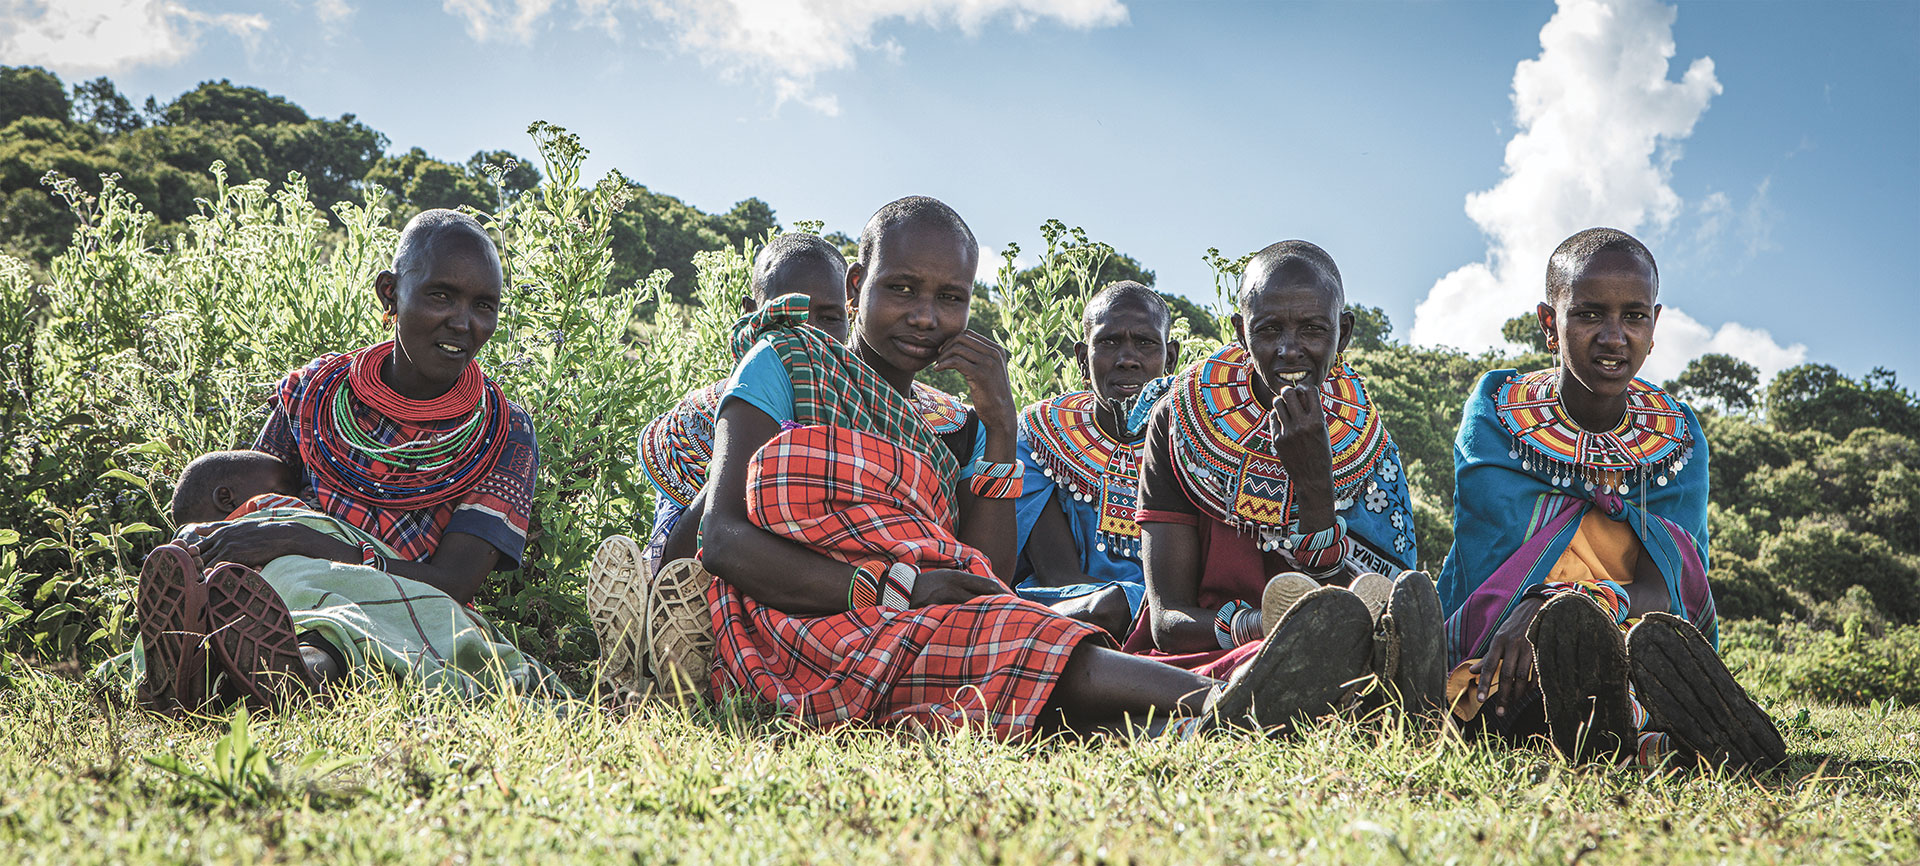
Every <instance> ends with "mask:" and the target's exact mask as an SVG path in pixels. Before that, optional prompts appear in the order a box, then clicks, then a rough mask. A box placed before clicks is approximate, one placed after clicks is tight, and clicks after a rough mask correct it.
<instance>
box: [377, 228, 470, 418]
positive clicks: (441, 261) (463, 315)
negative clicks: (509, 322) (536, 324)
mask: <svg viewBox="0 0 1920 866" xmlns="http://www.w3.org/2000/svg"><path fill="white" fill-rule="evenodd" d="M423 246H424V249H422V250H421V251H420V253H419V255H418V257H417V258H415V259H414V261H413V262H412V264H411V266H410V267H408V268H407V269H406V271H405V272H404V273H399V274H396V273H394V272H392V271H383V272H382V273H381V274H380V276H379V277H376V278H375V280H374V289H375V291H376V292H378V293H379V295H380V299H381V302H382V303H383V304H384V305H385V306H386V308H387V309H388V310H389V311H391V312H393V313H394V316H395V325H394V340H395V342H396V344H397V345H396V346H395V351H394V353H393V365H392V368H391V370H390V372H389V374H388V382H387V384H388V385H389V386H391V387H392V388H393V389H394V390H395V391H398V392H399V393H400V394H401V395H403V396H406V397H410V398H412V399H416V400H425V399H432V398H434V397H438V396H440V395H441V394H444V393H446V392H447V389H449V388H451V387H453V384H454V382H456V381H458V380H459V378H460V374H461V373H462V372H464V371H465V370H466V368H467V365H468V364H471V363H473V359H474V357H475V356H477V355H478V354H479V352H480V347H482V346H485V345H486V344H487V340H489V339H491V338H492V337H493V331H494V328H496V327H497V326H498V324H499V315H500V288H501V276H500V259H499V256H498V254H496V253H495V251H494V248H493V242H492V241H491V240H489V239H488V238H486V237H485V236H484V235H479V234H476V233H475V232H474V231H473V230H471V229H466V228H462V227H457V226H456V227H448V228H445V229H442V230H440V231H439V232H436V233H435V234H434V236H433V237H432V238H430V239H428V241H427V242H426V243H425V244H424V245H423Z"/></svg>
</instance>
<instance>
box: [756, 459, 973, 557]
mask: <svg viewBox="0 0 1920 866" xmlns="http://www.w3.org/2000/svg"><path fill="white" fill-rule="evenodd" d="M936 473H937V470H935V469H934V468H933V464H932V463H931V462H929V461H928V460H927V459H926V458H925V457H922V456H920V455H918V454H915V453H914V452H912V451H908V450H907V449H905V448H901V447H899V446H897V445H895V444H893V443H892V442H890V441H888V440H887V439H885V438H884V437H881V436H877V435H874V434H872V433H862V432H860V431H858V430H850V429H848V428H845V427H828V426H815V427H798V428H795V429H792V430H785V431H782V432H781V433H780V435H778V436H775V437H773V438H772V439H771V440H768V442H767V444H765V445H763V446H761V447H760V452H759V453H758V454H755V455H754V458H753V463H752V464H751V465H749V466H748V467H747V517H748V519H750V520H752V521H753V524H754V525H755V526H758V527H760V528H762V529H765V530H767V531H768V532H772V533H773V534H775V535H778V536H781V537H783V538H788V539H791V540H794V541H798V542H800V543H801V544H805V545H806V546H808V547H811V548H813V549H814V550H817V551H819V552H821V553H824V554H826V555H828V556H831V557H833V558H834V559H838V560H840V561H841V562H845V563H847V564H849V565H860V564H863V563H866V562H869V561H872V560H875V559H881V560H884V562H881V563H880V570H881V571H885V570H886V568H887V566H889V565H892V564H893V563H895V562H905V563H907V564H909V565H913V566H915V567H918V568H923V569H924V568H959V569H964V570H966V571H971V572H973V573H974V574H977V575H980V576H981V577H987V578H993V567H992V566H991V565H990V564H989V563H988V562H987V557H986V556H985V555H984V554H982V553H981V552H980V551H977V550H975V549H973V548H971V547H968V546H967V545H965V544H962V543H960V541H959V540H958V539H956V538H955V537H954V535H953V522H954V512H953V505H952V500H950V499H949V498H947V492H946V488H945V486H944V485H942V484H941V483H940V477H939V475H938V474H936ZM995 579H997V578H995Z"/></svg>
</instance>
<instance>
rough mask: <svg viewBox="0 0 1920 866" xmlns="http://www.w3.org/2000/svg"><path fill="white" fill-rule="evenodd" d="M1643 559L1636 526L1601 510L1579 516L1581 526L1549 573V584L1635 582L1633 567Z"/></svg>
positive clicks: (1624, 583) (1629, 583)
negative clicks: (1634, 529) (1635, 532)
mask: <svg viewBox="0 0 1920 866" xmlns="http://www.w3.org/2000/svg"><path fill="white" fill-rule="evenodd" d="M1639 561H1640V539H1639V538H1638V537H1636V536H1635V535H1634V534H1633V527H1631V526H1628V525H1627V524H1625V523H1623V522H1621V521H1618V520H1613V519H1611V518H1609V517H1607V516H1606V515H1603V514H1601V513H1600V511H1599V509H1594V510H1591V511H1588V512H1587V516H1585V517H1582V518H1580V529H1579V531H1578V532H1575V533H1574V536H1573V541H1571V542H1569V543H1568V544H1567V550H1566V552H1565V553H1562V554H1560V561H1559V562H1556V563H1554V564H1553V572H1552V573H1551V574H1549V575H1547V582H1548V583H1556V582H1565V583H1587V584H1593V583H1599V582H1600V581H1603V580H1611V581H1613V582H1614V583H1617V584H1620V585H1621V586H1632V585H1633V572H1634V567H1635V566H1636V565H1637V564H1639Z"/></svg>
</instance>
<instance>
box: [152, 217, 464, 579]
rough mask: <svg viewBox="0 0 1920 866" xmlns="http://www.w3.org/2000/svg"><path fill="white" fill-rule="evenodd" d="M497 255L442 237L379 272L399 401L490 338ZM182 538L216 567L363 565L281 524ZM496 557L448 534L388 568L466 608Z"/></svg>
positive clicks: (390, 381)
mask: <svg viewBox="0 0 1920 866" xmlns="http://www.w3.org/2000/svg"><path fill="white" fill-rule="evenodd" d="M500 286H501V276H500V259H499V258H498V256H497V255H496V254H495V252H494V249H493V243H492V241H490V240H488V239H487V238H486V237H485V236H482V235H475V234H472V233H470V232H466V231H459V230H448V231H443V232H440V233H439V234H438V235H436V236H435V237H434V238H433V239H432V240H431V242H430V243H429V244H428V246H427V249H426V251H425V254H424V255H422V256H421V260H420V261H419V263H418V264H417V265H416V266H415V267H414V268H413V269H412V270H411V271H410V272H409V273H407V274H395V273H394V272H392V271H382V272H381V273H380V275H379V276H377V277H375V278H374V285H373V288H374V293H375V294H376V295H378V296H379V299H380V302H381V304H382V305H383V306H384V307H385V308H386V309H388V310H390V311H393V312H394V313H395V315H396V320H395V333H396V338H397V340H398V341H399V345H398V347H396V348H395V350H394V353H393V355H392V357H391V358H390V359H389V360H388V362H387V364H386V365H384V366H383V367H382V368H381V370H380V378H381V381H383V382H385V383H386V384H387V385H388V387H391V388H393V389H394V390H395V391H396V392H399V393H400V394H401V395H402V396H405V397H409V398H411V399H415V400H429V399H432V398H435V397H438V396H440V395H442V394H445V393H446V392H447V391H449V390H451V389H452V388H453V385H454V383H455V382H456V381H458V379H459V376H460V373H461V372H462V371H463V370H465V369H466V366H467V364H469V363H472V360H473V357H474V356H475V355H476V354H478V352H479V351H480V348H481V347H482V346H485V345H486V343H487V340H488V339H490V338H492V336H493V331H494V327H495V326H496V324H497V322H498V318H497V317H498V315H499V309H500ZM196 529H197V530H198V531H196V532H194V533H192V534H191V535H187V534H186V533H183V538H182V540H184V541H186V542H188V547H187V549H188V550H189V552H192V553H193V554H194V555H195V556H197V557H199V558H200V561H202V562H204V563H206V564H207V565H208V567H212V566H214V565H216V564H218V563H222V562H237V563H240V564H242V565H246V566H250V567H253V568H261V567H264V566H265V565H266V564H267V563H269V562H272V561H273V560H275V559H278V558H280V557H282V556H310V557H313V558H315V559H326V560H331V561H333V562H348V563H353V564H356V565H357V564H359V563H360V561H361V551H360V548H359V547H357V546H355V545H351V544H348V543H346V542H344V541H340V540H338V539H334V538H330V537H328V536H327V535H324V534H322V533H321V532H319V531H317V530H315V529H312V528H310V527H306V526H301V525H299V524H295V523H287V522H280V521H266V522H252V521H248V522H235V523H215V524H203V525H202V526H201V527H197V528H196ZM499 559H500V551H499V550H497V549H496V548H494V546H493V545H491V544H488V543H487V542H486V541H484V540H482V539H481V538H480V537H478V536H475V535H468V534H466V533H463V532H449V533H447V534H446V535H445V537H443V538H441V539H440V544H439V546H438V547H437V548H436V549H435V550H434V554H433V558H432V559H430V560H428V561H427V562H407V561H394V562H393V563H391V565H390V567H389V569H388V570H389V571H390V572H391V573H393V574H395V575H399V576H400V577H405V578H409V579H412V580H417V581H420V582H421V583H424V584H427V585H429V586H432V587H434V588H435V589H438V590H440V591H441V592H444V593H446V594H447V595H448V596H450V597H452V598H453V600H454V601H457V602H459V603H461V604H466V603H467V602H469V601H471V600H472V599H473V594H474V593H475V592H476V591H477V590H479V588H480V586H481V584H482V583H483V582H485V580H486V578H487V575H488V574H491V573H492V572H493V569H494V566H495V565H496V564H497V563H498V562H499Z"/></svg>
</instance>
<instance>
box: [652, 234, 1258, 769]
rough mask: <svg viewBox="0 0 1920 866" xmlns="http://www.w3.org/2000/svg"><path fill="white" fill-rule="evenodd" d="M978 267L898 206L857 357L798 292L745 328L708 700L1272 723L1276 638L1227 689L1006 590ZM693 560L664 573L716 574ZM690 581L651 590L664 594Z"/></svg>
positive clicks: (712, 509) (1010, 474)
mask: <svg viewBox="0 0 1920 866" xmlns="http://www.w3.org/2000/svg"><path fill="white" fill-rule="evenodd" d="M978 260H979V248H978V245H977V244H976V243H975V241H974V239H973V234H972V232H971V231H970V230H968V228H967V226H966V224H965V223H964V222H962V221H961V219H960V217H959V215H958V214H955V213H954V212H953V211H952V209H950V208H948V207H947V206H946V205H944V204H941V203H940V202H938V201H935V200H933V199H929V198H923V197H913V198H906V199H901V200H899V201H896V202H893V203H891V204H889V205H887V206H886V207H884V208H881V209H880V211H879V212H878V213H876V214H874V216H873V218H872V219H871V220H869V221H868V223H867V225H866V228H865V229H864V231H863V232H862V233H861V239H860V256H859V261H858V263H856V264H855V265H854V266H853V267H852V268H851V269H849V271H848V274H847V288H848V292H847V294H848V298H849V299H850V300H851V301H853V302H854V303H855V304H856V306H857V309H858V315H857V317H856V327H855V329H854V334H853V340H852V343H851V345H849V346H843V345H840V344H838V343H835V342H833V341H831V340H829V339H827V338H826V337H825V336H824V335H822V334H821V333H820V332H819V331H817V330H814V329H813V328H807V327H801V326H800V325H801V323H802V322H803V321H804V312H805V310H804V304H803V302H804V299H802V298H791V299H787V298H783V299H780V300H777V301H775V302H774V303H773V304H770V305H769V306H768V308H766V309H764V310H763V311H761V313H760V314H759V316H761V318H760V320H759V322H758V325H759V327H758V328H757V333H756V332H755V330H754V329H749V330H747V331H746V332H745V333H747V334H749V335H752V336H754V337H756V338H757V342H756V344H755V345H754V346H753V347H752V349H751V350H750V351H748V352H747V353H746V354H745V355H744V356H743V357H742V360H741V362H740V366H739V367H738V368H737V369H736V371H735V373H734V376H733V379H732V381H731V382H729V384H728V386H727V388H726V389H725V391H724V392H723V395H722V397H721V402H720V414H719V422H718V427H717V447H716V449H715V453H714V462H713V469H712V473H711V475H710V476H709V477H708V480H707V485H708V486H707V489H706V493H707V495H708V499H709V502H708V509H707V511H706V513H705V515H704V519H703V520H702V524H701V530H702V542H703V547H702V553H701V560H702V564H704V566H705V567H706V569H709V570H711V573H712V575H713V576H714V577H715V578H716V579H714V580H713V581H712V583H711V586H710V587H708V588H707V596H706V600H707V602H708V604H707V605H704V606H702V613H710V614H711V623H712V626H713V630H714V633H715V634H716V636H717V646H716V647H715V653H714V655H715V658H714V659H713V661H712V662H711V668H710V670H711V674H712V683H711V685H712V690H713V692H714V693H715V694H716V696H721V697H725V696H728V695H734V694H746V695H754V696H757V697H758V698H760V699H762V700H765V701H768V702H771V703H773V704H775V705H776V706H778V707H779V708H781V709H782V710H785V711H788V712H791V713H793V714H795V715H796V716H797V717H798V718H799V719H801V720H802V721H803V722H805V723H807V724H812V725H820V726H830V725H836V724H843V723H848V722H867V723H874V724H910V725H922V726H929V727H938V726H942V725H948V724H956V723H980V724H985V725H986V726H988V727H990V728H991V729H992V730H993V731H994V732H995V733H996V734H997V735H999V736H1002V737H1008V738H1018V737H1023V736H1026V735H1028V734H1030V733H1032V731H1033V730H1034V729H1035V727H1036V726H1037V725H1039V724H1041V723H1043V722H1055V721H1060V720H1062V719H1064V721H1066V722H1067V723H1069V724H1072V725H1074V726H1076V727H1092V726H1100V725H1106V724H1115V723H1120V722H1122V721H1123V720H1124V719H1125V718H1126V717H1127V716H1128V715H1131V716H1132V717H1133V718H1135V719H1139V718H1142V717H1144V716H1145V715H1146V714H1147V713H1148V712H1149V711H1154V712H1156V713H1157V715H1158V717H1159V719H1161V720H1165V719H1168V718H1169V717H1172V716H1180V717H1182V718H1181V726H1180V727H1181V729H1183V730H1193V729H1196V728H1198V727H1201V726H1202V725H1203V724H1204V723H1205V721H1206V720H1207V719H1209V718H1217V719H1221V720H1224V721H1228V722H1232V723H1246V722H1248V721H1251V722H1253V723H1255V724H1263V723H1264V724H1273V723H1279V722H1282V721H1285V720H1284V719H1279V718H1267V717H1263V716H1261V715H1259V713H1260V711H1261V707H1262V706H1263V705H1264V703H1265V702H1264V701H1262V700H1261V698H1262V697H1263V694H1262V689H1263V687H1264V686H1265V684H1266V683H1267V682H1268V681H1269V679H1270V678H1269V677H1268V676H1267V674H1270V673H1271V672H1272V670H1273V668H1274V666H1275V663H1276V661H1277V660H1279V659H1280V657H1281V655H1282V654H1283V653H1284V648H1283V649H1282V652H1278V653H1269V654H1265V655H1263V656H1262V657H1260V658H1258V659H1256V661H1255V663H1253V664H1249V665H1248V666H1247V667H1246V668H1245V669H1243V671H1242V672H1240V673H1237V674H1236V676H1235V679H1234V681H1233V682H1231V683H1228V684H1225V685H1224V686H1223V685H1222V684H1220V683H1218V682H1217V681H1215V680H1212V679H1209V678H1207V677H1203V676H1200V675H1198V674H1194V673H1191V672H1188V671H1184V670H1180V669H1178V668H1174V667H1170V666H1168V665H1163V664H1160V663H1158V662H1154V661H1151V660H1148V659H1144V658H1140V657H1136V656H1130V655H1127V654H1124V653H1120V652H1118V651H1116V650H1113V649H1111V648H1109V647H1107V646H1105V645H1104V644H1105V643H1106V642H1107V641H1106V640H1105V639H1104V638H1103V637H1102V636H1101V635H1102V632H1101V631H1100V630H1099V629H1097V628H1095V627H1093V626H1090V625H1087V624H1085V623H1081V622H1077V621H1075V620H1072V619H1068V618H1067V617H1064V616H1061V615H1059V614H1056V613H1054V612H1053V611H1051V610H1049V609H1048V608H1046V607H1044V606H1042V605H1039V604H1037V603H1034V602H1030V601H1024V600H1022V599H1020V598H1018V597H1016V596H1015V595H1013V593H1012V592H1011V591H1010V590H1009V589H1008V587H1007V586H1006V584H1005V583H1003V582H1002V581H1001V580H1000V579H999V577H998V575H1002V574H1010V573H1011V566H1012V563H1013V559H1014V550H1013V538H1014V532H1013V529H1014V501H1015V499H1017V498H1018V496H1019V494H1020V489H1021V472H1020V464H1019V463H1018V462H1017V461H1016V460H1015V452H1014V447H1015V445H1014V439H1015V421H1016V417H1015V406H1014V404H1013V396H1012V390H1011V387H1010V386H1009V384H1008V380H1007V372H1006V360H1005V352H1004V350H1002V349H1001V348H1000V347H999V346H997V345H995V344H994V343H992V342H991V341H989V340H987V339H986V338H984V337H982V336H980V335H979V334H976V333H972V332H969V331H967V330H966V325H967V314H968V304H969V302H970V300H971V294H972V289H973V277H974V270H975V267H976V265H977V264H978ZM927 369H947V370H955V371H958V372H959V373H960V374H961V375H962V376H963V377H965V379H966V381H967V384H968V386H969V388H970V391H971V397H972V403H973V405H974V408H975V411H976V413H977V415H978V417H979V419H980V422H981V432H980V435H979V436H978V437H976V438H975V441H974V447H973V448H972V449H970V450H971V453H969V454H955V453H953V451H952V450H950V448H949V446H948V445H946V444H944V443H943V442H942V441H941V440H940V439H939V437H937V436H936V435H934V433H933V431H932V430H930V429H929V428H928V426H927V424H926V422H925V421H924V420H923V419H922V417H921V415H920V413H919V412H917V411H915V410H914V409H913V404H912V402H911V400H910V398H909V394H910V393H911V389H912V385H913V381H914V376H915V374H917V373H919V372H920V371H922V370H927ZM956 487H958V488H959V490H958V492H957V505H956V490H955V488H956ZM956 527H957V531H956ZM683 566H693V563H690V562H689V563H673V564H670V565H669V566H667V567H666V568H665V569H664V570H663V572H662V574H661V576H660V581H661V582H662V583H668V584H670V583H674V582H676V581H686V582H697V581H700V580H702V579H704V572H700V571H699V570H698V569H697V567H695V568H691V569H690V568H688V567H683ZM688 589H690V587H679V588H676V587H672V586H656V588H655V592H656V598H658V597H659V595H660V594H661V593H663V592H664V593H666V594H668V595H674V594H684V593H685V592H686V591H687V590H688ZM686 673H691V674H693V675H694V676H696V677H699V678H703V677H704V675H705V674H706V673H707V671H706V670H698V671H687V672H686ZM1207 710H1212V711H1213V712H1212V714H1211V715H1203V713H1205V711H1207ZM1250 711H1251V712H1250Z"/></svg>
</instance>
